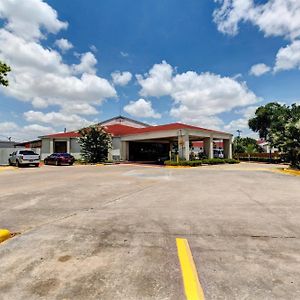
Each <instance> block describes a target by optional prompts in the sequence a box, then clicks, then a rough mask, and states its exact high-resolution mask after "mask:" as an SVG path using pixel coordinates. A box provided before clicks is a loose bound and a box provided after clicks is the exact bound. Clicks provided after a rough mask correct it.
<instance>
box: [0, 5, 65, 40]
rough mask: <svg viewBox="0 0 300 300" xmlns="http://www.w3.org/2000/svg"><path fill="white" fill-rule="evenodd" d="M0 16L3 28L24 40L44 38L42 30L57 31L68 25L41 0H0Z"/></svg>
mask: <svg viewBox="0 0 300 300" xmlns="http://www.w3.org/2000/svg"><path fill="white" fill-rule="evenodd" d="M0 18H1V19H6V21H7V22H6V24H5V28H6V29H7V30H8V31H10V32H12V33H13V34H14V35H16V36H19V37H21V38H23V39H25V40H37V39H41V38H44V37H45V36H44V33H43V31H44V30H46V31H47V32H49V33H54V34H55V33H57V32H59V31H60V30H62V29H66V28H67V27H68V23H67V22H61V21H60V20H58V18H57V12H56V11H55V10H54V9H53V8H52V7H51V6H49V5H48V4H47V3H45V2H43V1H41V0H26V1H19V0H6V1H1V2H0Z"/></svg>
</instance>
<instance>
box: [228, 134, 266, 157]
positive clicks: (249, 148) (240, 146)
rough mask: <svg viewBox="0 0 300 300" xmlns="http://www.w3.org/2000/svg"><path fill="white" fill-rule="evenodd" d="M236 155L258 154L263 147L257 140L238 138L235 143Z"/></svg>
mask: <svg viewBox="0 0 300 300" xmlns="http://www.w3.org/2000/svg"><path fill="white" fill-rule="evenodd" d="M233 151H234V153H248V154H249V153H257V152H261V151H262V149H261V147H260V146H259V145H258V144H257V141H256V140H255V139H252V138H249V137H245V138H241V137H236V138H235V139H234V141H233Z"/></svg>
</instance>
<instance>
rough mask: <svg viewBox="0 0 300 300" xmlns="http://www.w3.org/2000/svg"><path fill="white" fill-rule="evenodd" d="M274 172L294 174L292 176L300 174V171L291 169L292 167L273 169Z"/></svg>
mask: <svg viewBox="0 0 300 300" xmlns="http://www.w3.org/2000/svg"><path fill="white" fill-rule="evenodd" d="M273 172H275V173H281V174H286V175H292V176H300V171H296V170H290V169H277V170H273Z"/></svg>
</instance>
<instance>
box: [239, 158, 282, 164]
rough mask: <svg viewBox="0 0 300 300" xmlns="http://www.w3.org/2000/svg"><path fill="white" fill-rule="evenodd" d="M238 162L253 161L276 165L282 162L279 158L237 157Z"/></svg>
mask: <svg viewBox="0 0 300 300" xmlns="http://www.w3.org/2000/svg"><path fill="white" fill-rule="evenodd" d="M239 160H242V161H254V162H264V163H272V164H278V163H281V162H282V159H281V158H271V159H270V158H267V157H239Z"/></svg>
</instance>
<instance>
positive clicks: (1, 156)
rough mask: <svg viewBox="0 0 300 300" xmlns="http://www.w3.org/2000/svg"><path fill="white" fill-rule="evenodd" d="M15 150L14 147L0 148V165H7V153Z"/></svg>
mask: <svg viewBox="0 0 300 300" xmlns="http://www.w3.org/2000/svg"><path fill="white" fill-rule="evenodd" d="M14 151H16V148H0V166H1V165H2V166H3V165H4V166H6V165H8V158H9V154H11V153H13V152H14Z"/></svg>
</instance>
